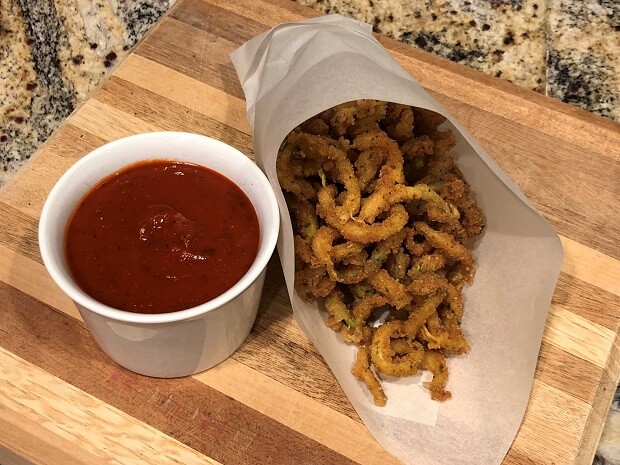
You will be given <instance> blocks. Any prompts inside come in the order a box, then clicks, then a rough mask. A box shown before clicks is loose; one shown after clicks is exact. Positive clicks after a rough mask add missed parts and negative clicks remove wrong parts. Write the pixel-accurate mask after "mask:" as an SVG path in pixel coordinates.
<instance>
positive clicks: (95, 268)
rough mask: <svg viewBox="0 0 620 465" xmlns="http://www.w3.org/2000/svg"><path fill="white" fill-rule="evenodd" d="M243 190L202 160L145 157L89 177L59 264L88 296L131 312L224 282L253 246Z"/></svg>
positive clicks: (183, 300)
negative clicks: (96, 180)
mask: <svg viewBox="0 0 620 465" xmlns="http://www.w3.org/2000/svg"><path fill="white" fill-rule="evenodd" d="M259 235H260V230H259V225H258V218H257V216H256V212H255V210H254V207H253V206H252V203H251V202H250V200H249V199H248V198H247V196H246V195H245V193H244V192H243V191H242V190H241V189H240V188H239V187H237V186H236V185H235V184H234V183H233V182H232V181H230V180H229V179H228V178H226V177H224V176H222V175H221V174H219V173H216V172H215V171H212V170H210V169H208V168H205V167H202V166H198V165H193V164H190V163H181V162H174V161H165V160H155V161H147V162H142V163H138V164H135V165H131V166H129V167H127V168H125V169H124V170H121V171H119V172H117V173H115V174H113V175H112V176H110V177H108V178H107V179H105V180H103V181H102V182H101V183H100V184H98V185H97V186H95V187H94V188H93V189H92V190H91V191H90V192H89V193H88V194H86V196H85V197H84V198H83V199H82V201H81V203H80V204H79V205H78V206H77V208H76V209H75V211H74V212H73V215H72V217H71V218H70V220H69V222H68V224H67V229H66V234H65V252H66V257H67V261H68V264H69V269H70V270H71V273H72V275H73V277H74V279H75V280H76V282H77V284H78V285H79V286H80V287H81V288H82V289H83V290H84V291H85V292H86V293H87V294H89V295H90V296H91V297H93V298H95V299H97V300H98V301H100V302H102V303H104V304H106V305H109V306H111V307H114V308H118V309H121V310H126V311H130V312H136V313H166V312H174V311H179V310H184V309H187V308H190V307H194V306H196V305H199V304H202V303H205V302H207V301H209V300H211V299H213V298H214V297H217V296H218V295H220V294H222V293H223V292H225V291H226V290H228V289H230V288H231V287H232V286H233V285H234V284H235V283H236V282H237V281H239V279H241V277H242V276H243V275H244V274H245V273H246V271H247V270H248V269H249V268H250V266H251V265H252V263H253V262H254V259H255V258H256V254H257V252H258V242H259Z"/></svg>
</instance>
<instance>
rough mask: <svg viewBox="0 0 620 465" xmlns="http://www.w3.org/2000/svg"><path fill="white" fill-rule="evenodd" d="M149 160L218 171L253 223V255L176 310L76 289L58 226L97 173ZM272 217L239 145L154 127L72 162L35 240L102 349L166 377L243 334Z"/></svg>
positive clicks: (197, 367) (219, 357)
mask: <svg viewBox="0 0 620 465" xmlns="http://www.w3.org/2000/svg"><path fill="white" fill-rule="evenodd" d="M149 159H170V160H178V161H185V162H190V163H195V164H198V165H202V166H206V167H208V168H210V169H212V170H214V171H217V172H219V173H221V174H223V175H224V176H226V177H228V178H229V179H230V180H231V181H233V182H234V183H235V184H236V185H237V186H239V187H240V188H241V189H242V190H243V191H244V192H245V194H246V195H247V196H248V198H249V199H250V201H251V202H252V205H253V206H254V209H255V210H256V214H257V216H258V222H259V225H260V242H259V249H258V255H257V257H256V260H255V261H254V263H253V264H252V266H251V267H250V269H249V270H248V271H247V273H246V274H245V275H244V276H243V277H242V278H241V280H240V281H239V282H237V283H236V284H235V285H234V286H233V287H232V288H230V289H229V290H228V291H226V292H224V293H223V294H222V295H220V296H218V297H216V298H215V299H213V300H210V301H209V302H206V303H204V304H202V305H198V306H196V307H193V308H190V309H187V310H182V311H178V312H171V313H162V314H140V313H131V312H126V311H122V310H118V309H115V308H112V307H109V306H107V305H104V304H102V303H100V302H98V301H96V300H95V299H93V298H92V297H90V296H89V295H87V294H86V293H85V292H84V291H82V290H81V289H80V287H79V286H78V285H77V284H76V283H75V281H74V280H73V278H72V276H71V273H70V271H69V269H68V267H67V262H66V260H65V254H64V235H65V228H66V224H67V221H68V219H69V217H70V215H71V213H72V212H73V210H74V208H75V207H76V205H77V204H78V202H79V201H80V200H81V199H82V198H83V196H84V195H85V194H86V193H87V192H88V191H89V190H90V189H91V188H92V187H93V186H94V185H96V184H97V183H99V182H100V181H101V180H102V179H103V178H105V177H107V176H108V175H110V174H112V173H114V172H116V171H118V170H120V169H122V168H124V167H125V166H127V165H131V164H133V163H136V162H138V161H141V160H149ZM279 221H280V217H279V213H278V205H277V202H276V197H275V195H274V193H273V190H272V188H271V185H270V184H269V181H268V180H267V178H266V177H265V175H264V174H263V173H262V171H261V170H260V169H259V168H258V167H257V166H256V165H255V164H254V163H253V162H252V161H251V160H250V159H249V158H247V157H246V156H245V155H243V154H242V153H241V152H239V151H238V150H236V149H234V148H233V147H230V146H229V145H226V144H224V143H223V142H220V141H217V140H214V139H211V138H209V137H205V136H201V135H197V134H188V133H181V132H154V133H147V134H139V135H136V136H131V137H127V138H124V139H120V140H117V141H114V142H111V143H109V144H106V145H104V146H103V147H100V148H98V149H96V150H94V151H93V152H91V153H90V154H88V155H86V156H85V157H84V158H82V159H81V160H80V161H78V162H77V163H76V164H75V165H73V166H72V167H71V168H70V169H69V170H68V171H67V172H66V173H65V174H64V175H63V176H62V177H61V178H60V180H59V181H58V183H57V184H56V185H55V186H54V188H53V189H52V191H51V192H50V195H49V197H48V198H47V201H46V202H45V205H44V207H43V211H42V213H41V220H40V222H39V245H40V247H41V256H42V257H43V262H44V263H45V266H46V267H47V269H48V271H49V273H50V275H51V276H52V278H53V279H54V281H56V283H57V284H58V286H59V287H60V288H61V289H62V290H63V291H64V292H65V293H66V294H67V295H68V296H69V297H71V299H73V301H74V302H75V304H76V305H77V308H78V310H79V311H80V314H81V315H82V318H83V319H84V322H85V323H86V326H87V327H88V329H89V330H90V332H91V333H92V335H93V337H94V338H95V340H96V341H97V343H98V344H99V345H100V346H101V348H102V349H103V350H104V352H105V353H107V354H108V355H109V356H110V357H111V358H112V359H114V360H115V361H116V362H118V363H119V364H120V365H122V366H124V367H126V368H128V369H130V370H132V371H135V372H137V373H141V374H144V375H148V376H156V377H163V378H172V377H177V376H186V375H191V374H193V373H197V372H200V371H203V370H206V369H208V368H211V367H212V366H214V365H216V364H218V363H220V362H221V361H223V360H224V359H226V358H227V357H228V356H229V355H230V354H232V353H233V352H234V351H235V350H236V349H237V348H238V347H239V345H241V343H242V342H243V340H244V339H245V338H246V337H247V335H248V333H249V332H250V329H251V328H252V325H253V323H254V320H255V318H256V312H257V310H258V306H259V303H260V297H261V293H262V288H263V282H264V280H265V268H266V266H267V262H268V261H269V258H270V257H271V254H272V253H273V250H274V247H275V245H276V240H277V236H278V229H279Z"/></svg>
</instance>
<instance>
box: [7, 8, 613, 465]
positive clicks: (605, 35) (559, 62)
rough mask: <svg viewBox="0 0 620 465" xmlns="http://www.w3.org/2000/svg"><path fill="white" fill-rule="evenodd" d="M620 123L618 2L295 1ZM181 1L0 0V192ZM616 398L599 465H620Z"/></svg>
mask: <svg viewBox="0 0 620 465" xmlns="http://www.w3.org/2000/svg"><path fill="white" fill-rule="evenodd" d="M296 1H298V2H299V3H302V4H305V5H309V6H311V7H313V8H315V9H317V10H319V11H322V12H326V13H330V12H334V13H340V14H343V15H345V16H351V17H355V18H357V19H360V20H362V21H366V22H368V23H371V24H374V26H375V29H376V30H377V31H379V32H382V33H385V34H387V35H389V36H392V37H394V38H396V39H399V40H401V41H403V42H405V43H409V44H411V45H412V46H415V47H420V48H422V49H424V50H427V51H429V52H432V53H435V54H437V55H440V56H443V57H446V58H448V59H450V60H453V61H456V62H459V63H462V64H465V65H468V66H471V67H473V68H476V69H479V70H481V71H483V72H484V73H487V74H489V75H492V76H498V77H501V78H503V79H507V80H509V81H511V82H514V83H516V84H518V85H520V86H522V87H525V88H528V89H533V90H536V91H538V92H541V93H545V94H546V95H549V96H551V97H555V98H558V99H560V100H563V101H565V102H568V103H571V104H574V105H576V106H579V107H581V108H585V109H587V110H589V111H592V112H594V113H597V114H600V115H602V116H605V117H609V118H611V119H614V120H616V121H620V0H585V1H580V0H471V1H470V0H296ZM172 3H173V0H170V1H168V0H0V186H1V185H2V184H3V183H4V182H5V181H6V180H8V179H10V178H11V177H13V176H14V175H15V173H16V172H17V170H18V169H19V168H20V167H21V166H22V165H23V163H24V162H25V161H26V160H27V159H28V158H29V157H30V155H31V154H32V153H33V152H34V151H35V150H36V149H37V147H38V146H39V145H40V144H41V143H42V142H43V141H45V140H46V139H47V138H48V137H49V135H50V134H51V132H52V131H53V130H54V129H55V128H56V127H57V126H58V125H59V124H60V123H61V122H62V121H63V120H64V119H65V118H66V117H67V116H68V115H69V114H70V113H71V111H73V109H74V108H75V106H76V104H77V103H78V102H80V101H82V100H84V99H85V98H86V97H88V95H89V94H90V93H91V92H92V91H93V90H94V89H95V88H97V87H98V86H99V85H100V84H101V82H102V80H103V79H104V78H105V77H106V76H107V74H108V73H109V71H110V70H111V69H113V68H114V66H115V65H116V64H118V63H119V62H120V61H121V60H122V59H123V57H124V56H125V55H127V53H128V51H129V49H130V48H131V47H132V46H133V45H134V44H135V43H136V42H137V41H138V40H139V39H140V38H141V37H142V35H144V33H145V32H146V31H147V30H148V29H149V28H150V26H151V25H153V24H154V23H155V22H156V21H157V20H158V19H159V18H160V17H161V16H162V14H164V13H165V12H166V11H167V10H168V8H169V7H170V5H171V4H172ZM619 402H620V396H619V393H616V399H615V401H614V404H613V406H612V410H611V413H610V415H609V418H608V420H607V425H606V427H605V430H604V433H603V437H602V439H601V444H600V446H599V455H598V456H597V458H596V459H595V464H596V465H615V464H618V465H620V407H619V405H618V404H619Z"/></svg>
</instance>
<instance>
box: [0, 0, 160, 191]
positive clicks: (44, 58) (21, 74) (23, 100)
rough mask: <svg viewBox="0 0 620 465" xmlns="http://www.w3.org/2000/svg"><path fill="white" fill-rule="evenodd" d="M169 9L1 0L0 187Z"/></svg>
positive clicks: (113, 0) (102, 1)
mask: <svg viewBox="0 0 620 465" xmlns="http://www.w3.org/2000/svg"><path fill="white" fill-rule="evenodd" d="M168 7H169V2H168V1H165V0H149V1H144V0H141V1H138V0H124V1H123V0H56V1H54V0H1V1H0V57H1V58H0V185H2V184H3V182H4V181H6V180H7V179H9V178H10V177H12V176H13V174H14V173H15V172H16V171H17V170H18V169H19V168H20V167H21V166H22V165H23V163H24V162H25V161H26V160H27V159H28V158H29V157H30V155H31V154H32V153H33V152H34V151H35V150H36V149H37V147H38V146H39V145H40V144H41V143H42V142H43V141H45V140H46V139H47V138H48V137H49V135H50V134H51V132H52V131H53V130H54V129H55V128H56V127H57V126H58V125H59V124H60V123H61V122H62V121H63V120H64V119H65V118H66V117H67V116H68V115H69V114H70V113H71V111H73V109H74V108H75V105H76V104H77V103H78V102H79V101H81V100H84V99H85V98H86V97H87V96H88V95H89V94H90V93H91V92H92V91H93V90H94V89H95V88H96V87H98V86H99V84H100V83H101V82H102V80H103V78H104V77H105V76H106V75H107V74H108V71H109V70H110V69H112V68H113V67H114V65H115V64H116V63H118V62H119V61H120V60H122V58H123V57H124V56H125V55H126V54H127V53H128V51H129V49H130V48H131V46H132V45H134V44H135V43H136V42H137V41H138V40H139V39H140V38H141V37H142V35H143V34H144V33H145V32H146V31H148V30H149V28H150V26H151V25H152V24H154V23H155V22H156V21H157V19H159V18H160V17H161V15H162V14H163V13H165V12H166V11H167V10H168Z"/></svg>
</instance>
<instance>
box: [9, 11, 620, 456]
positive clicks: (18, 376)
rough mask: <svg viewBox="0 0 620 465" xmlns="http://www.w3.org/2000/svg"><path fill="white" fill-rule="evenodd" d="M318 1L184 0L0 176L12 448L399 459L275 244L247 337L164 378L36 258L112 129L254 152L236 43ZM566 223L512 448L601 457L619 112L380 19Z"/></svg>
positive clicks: (619, 278)
mask: <svg viewBox="0 0 620 465" xmlns="http://www.w3.org/2000/svg"><path fill="white" fill-rule="evenodd" d="M314 15H315V13H313V12H312V11H310V10H308V9H304V8H303V7H300V6H298V5H297V4H295V3H293V2H288V1H286V0H255V1H249V0H232V1H231V0H226V1H225V0H179V2H178V3H177V4H176V5H175V7H174V8H173V9H172V11H171V12H170V14H169V15H168V16H167V17H166V18H165V19H164V20H163V21H161V22H160V24H159V25H158V26H156V27H155V29H154V30H153V31H152V32H151V33H150V34H149V35H148V36H147V38H146V39H145V40H144V41H143V42H142V43H141V44H140V45H139V46H138V47H137V48H136V50H135V52H134V53H133V54H132V55H130V56H129V57H128V58H127V59H126V60H125V61H124V62H123V63H122V65H121V66H120V67H119V68H118V69H117V70H116V71H115V72H114V74H113V76H112V77H111V78H110V79H109V80H108V81H107V82H106V83H105V85H104V86H103V87H102V88H101V89H100V90H99V91H98V92H96V93H95V94H94V96H93V97H92V98H91V99H90V100H88V101H87V102H86V103H85V104H84V105H83V106H82V107H81V108H79V109H78V110H77V111H76V112H75V113H74V114H73V115H72V116H71V117H70V118H69V119H68V121H67V122H66V124H64V125H63V126H62V127H61V128H60V129H58V130H57V132H56V133H55V134H54V136H53V137H52V138H51V139H50V140H49V141H48V142H47V143H46V144H45V145H44V146H43V148H42V149H41V150H40V151H39V152H38V154H37V155H36V156H35V157H34V158H33V159H32V160H31V161H30V162H29V163H28V164H27V165H26V166H25V167H24V168H23V170H22V171H21V173H20V175H19V176H18V177H17V178H16V179H15V180H14V181H13V182H12V183H11V184H9V185H8V186H6V187H5V189H4V190H3V191H2V192H1V193H0V308H1V309H2V318H1V319H0V462H2V463H5V462H6V463H20V464H21V463H24V464H26V463H34V464H62V465H71V464H88V465H91V464H100V463H101V464H103V463H106V464H107V463H119V464H132V465H133V464H194V463H201V464H204V463H208V464H216V463H222V464H257V463H265V464H346V463H357V464H365V465H372V464H396V463H398V461H397V460H396V459H394V458H393V457H392V456H390V455H389V454H388V453H387V452H386V451H385V450H384V449H383V448H382V447H381V446H380V445H378V444H377V443H376V442H375V441H374V440H373V438H372V437H371V436H370V434H369V433H368V432H367V430H366V429H365V427H364V425H363V424H362V423H361V422H360V420H359V418H358V416H357V415H356V413H355V412H354V411H353V410H352V408H351V406H350V404H349V403H348V401H347V399H346V398H345V396H344V394H343V392H342V390H341V389H340V387H339V386H338V384H337V383H336V381H335V379H334V377H333V376H332V374H331V372H330V371H329V369H328V368H327V366H326V365H325V363H324V362H323V360H322V359H321V358H320V357H319V356H318V354H317V352H316V351H315V350H314V348H313V347H312V346H311V344H310V343H309V342H308V340H307V339H306V337H305V336H304V335H303V334H302V333H301V331H300V330H299V328H298V327H297V326H296V324H295V322H294V320H293V317H292V312H291V309H290V303H289V301H288V297H287V295H286V289H285V285H284V281H283V277H282V273H281V271H280V267H279V262H278V259H277V256H274V258H273V259H272V261H271V263H270V265H269V269H268V275H267V276H268V277H267V282H266V285H265V292H264V296H263V299H262V304H261V308H260V311H259V316H258V320H257V322H256V325H255V327H254V329H253V330H252V332H251V334H250V336H249V337H248V339H247V340H246V341H245V343H244V344H243V345H242V346H241V348H240V349H239V350H238V351H237V352H236V353H235V354H234V355H233V356H232V357H231V358H230V359H228V360H227V361H225V362H224V363H222V364H221V365H219V366H217V367H216V368H214V369H212V370H209V371H207V372H205V373H201V374H199V375H196V376H193V377H188V378H184V379H174V380H160V379H159V380H158V379H151V378H147V377H143V376H140V375H137V374H134V373H131V372H129V371H127V370H125V369H123V368H120V367H119V366H117V365H116V364H115V363H114V362H112V361H111V360H110V359H108V358H107V357H106V356H105V355H104V354H103V352H102V351H101V350H100V349H99V348H98V347H97V346H96V344H95V342H94V341H93V339H92V338H91V337H90V335H89V333H88V331H87V330H86V328H85V326H84V324H83V322H82V321H81V319H80V316H79V314H78V312H77V310H76V308H75V306H74V304H73V303H72V302H71V301H70V299H69V298H68V297H66V296H65V295H63V294H62V292H61V291H60V290H59V289H58V288H57V287H56V285H55V284H54V283H53V282H52V280H51V278H50V277H49V276H48V274H47V272H46V270H45V268H44V266H43V265H42V263H41V257H40V255H39V250H38V244H37V221H38V217H39V213H40V210H41V208H42V205H43V202H44V201H45V198H46V196H47V194H48V192H49V191H50V189H51V188H52V186H53V185H54V183H55V182H56V181H57V180H58V178H59V177H60V176H61V175H62V174H63V173H64V172H65V171H66V170H67V168H68V167H69V166H70V165H71V164H73V163H74V162H75V161H76V160H78V159H79V158H80V157H82V156H83V155H85V154H86V153H88V152H89V151H91V150H92V149H94V148H96V147H98V146H100V145H102V144H104V143H106V142H108V141H110V140H114V139H117V138H119V137H123V136H127V135H130V134H135V133H138V132H145V131H154V130H180V131H190V132H196V133H201V134H206V135H209V136H212V137H215V138H218V139H221V140H223V141H224V142H226V143H228V144H231V145H233V146H235V147H237V148H238V149H239V150H241V151H242V152H244V153H246V154H248V155H249V156H250V157H252V140H251V137H250V136H249V135H248V132H249V130H248V125H247V122H246V118H245V104H244V101H243V93H242V91H241V87H240V85H239V83H238V81H237V77H236V75H235V72H234V69H233V66H232V64H231V62H230V59H229V53H230V52H231V51H232V50H234V49H235V48H236V47H238V46H239V45H241V44H242V43H243V42H245V41H246V40H248V39H250V38H251V37H253V36H255V35H256V34H258V33H261V32H263V31H265V30H266V29H268V28H270V27H272V26H274V25H276V24H278V23H281V22H285V21H291V20H298V19H300V18H303V17H310V16H314ZM380 40H381V42H382V43H383V44H384V45H385V46H386V47H387V48H388V49H390V50H391V52H392V53H393V55H394V57H395V58H396V59H397V60H398V61H399V62H400V63H401V64H402V65H403V67H405V68H406V69H407V70H408V71H409V72H410V73H411V74H412V75H413V76H414V77H415V78H416V79H417V80H418V81H419V82H420V83H421V84H422V85H423V86H424V87H425V88H427V89H428V90H429V91H430V92H431V93H432V94H433V96H434V97H435V98H436V99H437V100H439V101H440V102H441V103H442V104H443V105H444V106H445V107H446V108H447V109H448V110H449V111H450V112H451V113H452V114H453V115H454V116H456V117H457V118H458V119H460V121H461V122H462V123H463V125H464V126H465V127H466V128H467V129H468V131H470V132H471V133H472V134H473V135H474V136H475V137H477V138H478V140H479V141H480V143H481V144H482V145H483V146H484V148H485V149H486V150H487V151H488V153H489V154H490V155H491V156H492V157H493V158H494V159H495V160H496V161H497V163H498V164H499V165H500V166H501V167H502V168H503V169H504V170H505V171H506V172H507V173H508V175H509V176H510V177H511V178H512V179H513V180H514V181H515V182H516V183H517V184H518V185H519V187H520V188H521V189H522V190H523V192H524V193H525V194H526V195H527V196H528V197H529V199H531V201H532V202H533V203H534V204H535V205H536V207H537V208H538V209H539V211H540V212H541V213H542V214H543V215H544V216H545V217H546V218H547V220H548V221H549V222H551V224H552V225H553V226H554V228H555V229H556V231H557V232H558V233H559V234H560V236H561V240H562V245H563V247H564V252H565V260H564V265H563V269H562V273H561V276H560V279H559V283H558V286H557V289H556V292H555V295H554V298H553V302H552V305H551V309H550V313H549V318H548V320H547V326H546V330H545V333H544V337H543V342H542V348H541V352H540V357H539V360H538V365H537V370H536V378H535V382H534V387H533V391H532V395H531V399H530V403H529V406H528V409H527V412H526V415H525V419H524V421H523V424H522V426H521V428H520V430H519V433H518V435H517V437H516V439H515V441H514V444H513V446H512V448H511V449H510V451H509V453H508V455H507V456H506V458H505V460H504V463H505V464H532V465H542V464H557V465H577V464H590V463H591V462H592V458H593V455H594V451H595V448H596V445H597V443H598V439H599V437H600V433H601V429H602V427H603V422H604V420H605V417H606V414H607V411H608V409H609V406H610V403H611V399H612V396H613V392H614V390H615V387H616V385H617V383H618V380H619V377H620V343H619V338H618V330H619V328H620V224H619V220H618V213H619V211H618V207H619V205H620V130H619V127H618V125H615V124H614V123H612V122H611V121H608V120H604V119H602V118H599V117H596V116H593V115H591V114H589V113H586V112H584V111H582V110H579V109H576V108H573V107H570V106H568V105H565V104H562V103H559V102H557V101H552V100H550V99H547V98H545V97H543V96H540V95H538V94H535V93H533V92H529V91H525V90H523V89H520V88H518V87H516V86H513V85H511V84H509V83H506V82H504V81H500V80H497V79H494V78H490V77H486V76H484V75H482V74H480V73H478V72H476V71H473V70H470V69H467V68H464V67H462V66H459V65H456V64H453V63H450V62H448V61H445V60H443V59H440V58H437V57H434V56H431V55H429V54H427V53H424V52H421V51H419V50H416V49H414V48H410V47H408V46H405V45H402V44H399V43H397V42H395V41H392V40H390V39H386V38H384V37H380Z"/></svg>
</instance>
